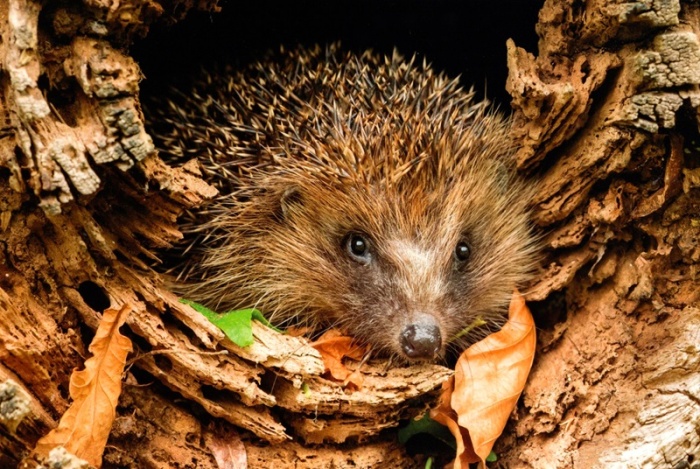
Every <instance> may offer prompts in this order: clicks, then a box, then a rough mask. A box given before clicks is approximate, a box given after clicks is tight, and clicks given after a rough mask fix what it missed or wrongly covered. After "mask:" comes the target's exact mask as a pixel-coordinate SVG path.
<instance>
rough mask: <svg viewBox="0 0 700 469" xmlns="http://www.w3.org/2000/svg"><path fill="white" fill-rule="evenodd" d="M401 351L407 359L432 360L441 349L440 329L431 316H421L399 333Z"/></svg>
mask: <svg viewBox="0 0 700 469" xmlns="http://www.w3.org/2000/svg"><path fill="white" fill-rule="evenodd" d="M399 340H400V342H401V349H402V350H403V352H404V353H405V354H406V356H407V357H408V358H427V359H432V358H434V357H435V356H436V355H437V354H438V352H439V351H440V348H441V347H442V336H441V335H440V328H439V327H438V325H437V324H436V323H435V319H434V318H433V317H431V316H428V315H426V316H423V317H421V319H420V320H419V321H416V322H415V323H413V324H409V325H408V326H406V327H404V329H403V331H401V336H400V338H399Z"/></svg>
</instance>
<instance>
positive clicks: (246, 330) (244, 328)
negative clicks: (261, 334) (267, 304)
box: [180, 298, 267, 347]
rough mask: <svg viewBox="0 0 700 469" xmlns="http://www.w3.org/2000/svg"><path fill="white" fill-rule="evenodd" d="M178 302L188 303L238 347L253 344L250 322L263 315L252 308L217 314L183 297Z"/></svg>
mask: <svg viewBox="0 0 700 469" xmlns="http://www.w3.org/2000/svg"><path fill="white" fill-rule="evenodd" d="M180 303H184V304H186V305H190V306H191V307H192V308H193V309H194V310H195V311H197V312H198V313H201V314H202V315H203V316H204V317H205V318H207V319H208V320H209V321H210V322H211V323H212V324H214V325H215V326H216V327H218V328H219V329H221V330H222V331H223V332H224V334H226V337H228V338H229V339H231V341H232V342H233V343H234V344H236V345H238V346H239V347H248V346H249V345H252V344H253V327H252V326H251V324H250V322H251V321H252V319H253V317H255V319H258V318H259V317H263V316H262V314H261V313H260V311H258V310H257V309H253V308H249V309H239V310H236V311H228V312H226V313H223V314H219V313H216V312H214V311H212V310H210V309H209V308H207V307H206V306H203V305H200V304H199V303H195V302H194V301H191V300H187V299H184V298H181V299H180ZM263 319H264V317H263ZM258 320H259V319H258ZM261 322H262V321H261ZM265 323H267V320H265V322H264V323H263V324H265Z"/></svg>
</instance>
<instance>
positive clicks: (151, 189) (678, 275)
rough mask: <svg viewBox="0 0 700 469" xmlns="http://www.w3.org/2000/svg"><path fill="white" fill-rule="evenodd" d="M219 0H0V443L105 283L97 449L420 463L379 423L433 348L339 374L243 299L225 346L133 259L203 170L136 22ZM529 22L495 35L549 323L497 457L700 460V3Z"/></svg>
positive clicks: (589, 8)
mask: <svg viewBox="0 0 700 469" xmlns="http://www.w3.org/2000/svg"><path fill="white" fill-rule="evenodd" d="M108 3H109V4H108ZM216 3H217V2H216V0H199V1H192V0H181V1H177V0H176V1H173V2H168V3H167V6H164V5H160V4H158V3H156V2H154V1H152V0H124V1H121V2H99V1H94V0H84V1H83V2H39V1H35V0H9V1H4V2H0V34H1V37H2V42H0V57H1V60H2V62H1V63H0V167H2V168H4V169H2V170H1V172H0V247H1V249H0V315H1V316H0V317H1V320H0V403H5V402H11V403H13V404H12V406H11V408H12V409H20V408H21V409H24V410H27V409H28V413H27V414H26V416H25V417H24V418H23V419H21V422H18V424H17V425H15V424H14V423H13V422H14V420H12V419H11V418H7V419H6V418H5V416H4V414H0V422H2V421H6V424H5V425H0V466H1V467H15V466H16V465H17V464H18V463H19V461H20V460H22V459H23V458H24V457H26V456H28V455H29V452H30V451H31V449H32V447H33V445H34V443H35V442H36V440H37V439H38V438H39V437H40V436H42V435H43V434H45V433H46V432H47V431H48V430H49V429H51V428H53V427H54V426H55V425H56V422H57V420H58V419H59V418H60V416H61V415H62V414H63V412H65V410H66V408H67V406H68V392H67V386H68V377H69V374H70V372H71V371H72V370H73V369H74V368H76V367H80V366H81V365H82V363H83V362H84V360H85V358H86V356H87V344H88V343H89V341H90V338H91V336H92V334H93V331H94V330H95V328H96V327H97V324H98V321H99V318H100V313H99V311H98V310H99V309H100V308H99V307H98V304H99V303H100V302H107V303H108V304H110V305H111V306H112V307H119V306H120V305H124V304H129V305H131V306H132V308H133V312H132V314H131V315H130V317H129V319H128V321H127V324H126V326H125V328H127V329H128V330H127V331H126V333H127V334H128V335H129V336H130V337H131V338H132V340H133V341H134V344H135V348H136V350H137V351H136V353H135V354H134V355H133V357H132V358H131V361H130V368H129V371H128V372H127V374H126V377H125V380H126V383H125V387H124V391H123V393H122V396H121V399H120V402H119V407H118V417H117V420H116V421H115V423H114V426H113V428H112V434H111V437H110V441H109V444H108V447H107V450H106V452H105V456H104V461H105V465H107V466H110V467H163V466H177V467H200V468H207V467H212V468H213V467H221V464H222V463H221V458H222V457H224V456H222V454H226V455H228V456H226V457H231V455H236V457H239V458H244V460H245V461H246V462H247V464H248V465H249V466H250V467H272V466H273V465H274V467H277V466H279V467H287V466H285V464H287V465H288V467H373V466H381V467H412V466H413V465H415V464H416V460H415V459H413V458H410V457H408V456H407V455H406V453H405V450H404V449H402V448H401V447H400V446H398V445H397V444H396V442H395V439H394V434H393V432H392V429H394V428H395V427H396V425H397V423H398V421H399V420H400V419H406V418H410V417H412V416H415V415H417V414H419V413H421V412H422V411H423V410H424V409H425V408H426V407H427V406H429V405H430V404H431V402H433V401H434V399H435V396H436V393H437V390H438V389H439V386H440V384H441V383H442V382H443V381H444V380H445V379H447V378H448V377H449V374H450V373H449V372H448V371H447V370H445V369H444V368H441V367H438V366H432V365H430V366H429V365H425V366H415V367H410V368H390V369H387V370H385V369H384V367H383V366H382V365H372V364H369V365H367V366H366V368H365V373H366V375H367V376H366V380H365V387H363V388H362V389H361V390H359V391H356V392H354V393H349V392H347V391H346V390H344V389H343V388H342V387H341V386H339V385H338V384H337V383H332V382H329V381H328V380H326V379H325V378H323V376H322V374H323V364H322V361H321V359H320V357H319V355H318V352H317V351H316V350H315V349H313V348H312V347H310V346H309V345H308V342H306V341H305V340H304V339H299V338H293V337H288V336H284V335H280V334H278V333H276V332H274V331H272V330H271V329H268V328H266V327H264V326H262V325H260V324H257V323H255V324H254V336H255V343H254V344H253V345H252V346H251V347H246V348H241V347H237V346H236V345H234V344H233V343H231V342H230V341H229V340H228V339H227V338H225V336H224V335H223V333H222V332H221V331H220V330H218V329H217V328H215V327H214V326H213V325H212V324H210V323H209V322H207V321H206V320H205V319H204V318H203V317H202V316H201V315H199V314H197V313H195V312H194V311H193V310H192V309H191V308H189V307H188V306H185V305H183V304H180V303H179V302H178V301H177V298H175V297H174V296H173V295H172V294H170V293H169V292H168V290H167V287H166V285H165V284H164V283H163V281H162V279H160V278H159V276H158V275H157V274H156V273H155V272H154V271H153V270H152V269H151V268H150V266H151V265H152V264H153V263H154V262H157V260H158V259H157V256H158V249H167V248H168V247H169V246H171V245H172V244H173V243H175V242H177V240H178V239H179V237H180V233H179V231H178V229H177V223H176V220H177V217H178V215H179V214H180V213H182V212H183V211H184V210H187V209H190V208H192V207H196V206H197V205H199V204H201V203H202V202H204V201H205V200H207V199H208V198H210V197H212V196H213V195H214V190H213V189H212V188H211V187H210V186H208V185H207V184H206V183H204V182H203V181H202V180H201V179H199V178H198V177H197V175H196V174H193V173H190V172H187V171H185V170H184V169H173V168H170V167H168V166H167V165H165V164H164V163H163V162H162V161H161V160H160V159H159V158H158V157H157V155H156V154H155V152H154V148H153V144H152V143H151V140H150V137H149V136H148V135H147V133H146V131H145V130H144V125H143V118H142V114H141V111H140V105H139V96H138V93H139V81H140V79H141V75H140V71H139V67H138V65H137V64H136V63H135V62H134V61H133V59H132V58H131V57H130V56H129V55H128V45H129V44H130V43H131V42H132V41H133V39H134V38H135V37H139V36H143V35H146V34H147V32H148V29H149V27H150V25H151V24H152V23H153V22H154V21H156V20H163V19H168V20H171V21H175V20H179V19H181V18H182V17H183V16H184V15H185V13H186V12H187V11H188V10H191V9H194V8H199V9H202V10H208V11H214V10H216V8H217V6H216ZM40 16H41V18H42V21H39V18H40ZM533 27H535V26H534V25H533ZM536 29H537V32H538V34H539V36H540V43H539V51H538V53H537V55H534V54H532V53H529V52H527V51H525V50H523V49H520V48H518V47H517V46H516V44H514V43H513V42H510V43H509V44H508V58H507V60H508V66H509V70H510V76H509V82H508V89H509V92H510V93H511V94H512V96H513V107H514V110H515V113H514V119H515V128H514V135H515V137H516V138H517V139H518V140H519V141H520V143H521V147H520V150H519V152H518V154H517V155H516V157H517V163H518V165H519V167H520V168H521V169H522V170H523V172H525V173H529V174H531V175H533V180H535V179H537V180H538V184H539V191H538V194H537V196H536V200H535V207H534V220H535V222H536V223H537V225H538V226H539V227H540V228H541V230H542V231H543V239H544V243H545V245H546V248H547V253H546V261H545V262H544V264H543V270H542V273H541V276H540V278H539V279H538V281H537V283H536V284H535V285H534V286H533V287H532V288H531V290H530V292H529V294H528V298H529V299H530V300H534V301H538V302H539V303H538V304H539V305H540V307H541V311H540V312H539V313H538V310H537V309H535V312H536V315H538V317H537V318H536V319H538V321H541V322H542V323H543V324H549V326H546V327H543V330H542V331H541V332H540V334H539V337H540V346H539V357H538V359H537V361H536V364H535V368H534V371H533V374H532V376H531V379H530V384H529V385H528V387H526V389H525V392H524V394H523V399H522V405H521V406H520V408H519V409H518V411H517V415H516V418H515V419H514V422H513V423H512V424H511V425H510V426H509V427H508V429H507V431H506V434H505V435H504V437H503V439H502V440H501V442H500V444H499V445H497V446H496V448H495V450H496V452H497V453H498V455H499V461H500V463H501V464H502V465H503V466H504V467H567V468H568V467H581V468H584V467H585V468H589V467H630V466H633V467H664V466H665V465H668V466H673V465H675V464H677V463H680V462H683V461H689V460H690V461H692V460H693V459H692V458H695V459H696V460H697V459H698V458H700V436H698V433H697V431H696V429H697V427H698V426H699V425H700V406H699V405H698V402H700V394H699V392H700V391H699V390H700V374H699V373H698V371H697V370H698V369H700V348H699V346H698V344H699V343H700V308H699V307H698V300H699V296H700V293H699V292H700V289H698V288H697V285H698V280H697V275H698V274H697V272H698V267H697V266H698V263H699V262H700V248H699V247H698V239H700V223H699V222H698V220H699V219H700V218H699V216H698V214H699V213H700V210H699V209H700V207H699V205H700V198H699V197H698V195H699V191H700V169H698V168H699V167H700V148H698V146H697V140H696V137H697V135H698V132H697V130H696V129H697V128H698V107H699V106H700V88H699V85H700V40H699V39H698V34H699V33H700V7H699V6H698V5H697V3H695V2H687V3H679V2H678V0H663V1H650V0H649V1H646V0H645V1H641V2H636V3H624V2H618V1H614V0H594V1H589V2H585V3H581V2H568V1H565V0H547V1H546V2H545V3H544V6H543V8H542V10H541V12H540V18H539V23H538V24H537V26H536ZM86 292H87V293H86ZM100 292H101V293H100ZM557 298H560V299H562V298H563V300H564V301H563V302H564V303H565V309H566V313H565V314H563V313H562V311H561V309H562V308H563V307H561V306H560V307H559V308H557V302H556V301H555V300H556V299H557ZM560 303H561V302H560ZM103 306H104V305H103ZM104 307H106V306H104ZM555 313H558V314H559V315H560V317H559V321H558V322H556V323H555V324H552V322H554V319H552V317H553V316H554V315H555ZM13 399H18V400H14V401H13ZM19 402H21V403H22V404H21V405H20V406H19V407H16V405H19V404H17V403H19ZM24 410H23V411H24ZM8 415H18V414H8ZM3 419H5V420H3ZM7 422H10V423H7ZM25 462H26V467H34V466H32V465H31V460H30V459H27V460H26V461H25Z"/></svg>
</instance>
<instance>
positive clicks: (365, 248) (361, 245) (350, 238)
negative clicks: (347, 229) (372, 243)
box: [345, 233, 371, 264]
mask: <svg viewBox="0 0 700 469" xmlns="http://www.w3.org/2000/svg"><path fill="white" fill-rule="evenodd" d="M345 250H346V251H347V252H348V254H349V255H350V257H352V258H353V260H356V261H357V262H360V263H362V264H367V263H369V261H370V260H371V256H370V252H369V241H368V240H367V238H366V237H365V236H363V235H361V234H359V233H350V234H349V235H347V236H346V237H345Z"/></svg>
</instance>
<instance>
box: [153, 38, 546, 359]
mask: <svg viewBox="0 0 700 469" xmlns="http://www.w3.org/2000/svg"><path fill="white" fill-rule="evenodd" d="M420 62H421V61H419V60H417V59H416V58H415V56H414V58H413V59H410V60H407V59H405V58H404V57H403V56H401V55H400V54H399V53H398V52H396V51H395V52H394V53H393V54H392V55H388V56H381V55H379V54H375V53H373V52H371V51H367V52H365V53H361V54H358V53H353V52H348V51H342V49H341V48H340V47H339V45H338V44H333V45H330V46H326V47H319V46H317V47H311V48H304V47H298V48H296V49H292V50H285V49H284V48H283V49H281V50H280V51H279V52H278V53H271V54H268V55H267V56H266V57H265V58H264V59H262V60H260V61H258V62H255V63H253V64H251V65H249V66H247V67H243V68H241V69H239V70H235V69H232V68H231V67H227V68H223V69H219V70H216V71H209V72H206V71H205V72H202V74H201V76H198V77H197V78H196V79H195V80H193V83H192V84H191V85H188V86H187V87H186V88H185V89H179V90H173V91H171V92H168V93H165V94H164V95H161V96H159V97H158V98H157V99H156V100H155V101H154V102H153V103H152V104H151V105H150V106H149V107H148V109H147V120H148V122H149V123H150V124H149V125H150V132H151V135H152V136H153V137H154V140H155V142H156V146H157V148H158V150H159V153H160V155H161V156H162V157H163V158H164V159H165V160H166V161H169V162H171V163H173V164H181V163H184V162H188V161H191V160H192V159H196V161H197V162H198V165H199V166H200V171H201V173H202V174H203V177H204V179H205V180H207V181H208V182H209V183H211V184H212V185H214V186H215V187H216V188H217V189H218V191H219V195H218V196H217V197H215V199H214V200H212V201H211V202H210V203H208V204H207V205H206V206H205V207H202V208H200V209H199V210H196V211H192V212H189V213H188V214H187V216H186V217H184V219H183V221H182V230H183V233H185V242H184V244H183V246H184V247H183V248H182V249H181V250H180V251H179V252H178V253H177V256H175V257H176V259H175V260H174V261H170V269H169V270H168V272H169V273H170V274H171V275H173V276H176V277H177V279H176V281H175V282H174V289H175V290H176V291H177V293H179V294H181V295H182V296H184V297H186V298H188V299H191V300H194V301H197V302H200V303H203V304H204V305H206V306H208V307H211V308H213V309H215V310H218V311H226V310H234V309H240V308H257V309H259V310H261V311H262V312H263V313H264V314H266V315H268V317H269V319H270V320H271V321H272V322H273V323H275V324H278V325H286V324H301V325H305V326H310V327H312V328H315V329H316V330H318V328H328V327H338V328H340V329H341V330H344V331H346V332H347V333H348V334H349V335H351V336H353V337H354V338H355V339H356V340H358V341H359V342H362V343H365V344H368V345H369V346H370V348H371V350H372V353H373V354H376V355H388V356H389V357H390V358H396V357H398V358H400V359H404V360H406V361H409V362H410V361H421V360H423V361H425V360H433V361H434V360H438V359H440V358H443V357H444V356H445V354H446V353H447V352H448V351H450V350H451V348H454V349H462V348H464V347H465V346H467V345H469V343H471V342H474V341H475V340H477V339H479V338H480V337H481V336H482V335H484V334H486V333H488V332H489V331H491V330H493V328H495V327H498V326H499V325H501V324H502V323H503V322H505V317H506V311H507V306H508V304H509V301H510V299H511V296H512V294H513V291H514V289H515V288H517V287H518V286H519V285H522V284H523V282H525V281H526V280H527V278H528V276H529V275H530V274H531V272H532V270H533V265H534V263H535V257H536V244H537V243H536V242H535V238H534V236H533V235H532V230H531V228H530V226H529V221H528V220H529V215H528V205H529V201H530V198H531V197H530V194H531V192H532V191H531V190H530V189H529V186H528V185H527V184H526V183H525V182H523V180H521V178H519V177H518V176H517V175H516V174H515V170H514V165H513V161H512V160H513V158H512V157H513V152H514V147H515V146H514V143H513V140H512V138H511V136H510V135H509V134H510V124H509V120H508V119H507V118H506V117H503V116H502V115H501V114H499V113H498V112H496V111H494V110H493V109H492V108H491V107H490V106H489V104H488V103H487V102H486V101H480V100H477V99H476V98H475V93H474V91H473V90H466V89H464V88H463V87H462V86H461V85H460V83H459V80H458V79H450V78H448V77H446V76H445V75H444V74H443V73H438V72H435V71H434V70H433V69H432V68H431V66H430V65H428V64H427V63H426V62H425V61H422V63H420ZM167 263H168V262H166V264H167ZM476 323H485V324H487V326H486V327H483V328H477V329H476V330H472V326H473V325H474V324H476ZM466 330H470V332H469V333H465V331H466ZM479 331H481V332H479Z"/></svg>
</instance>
